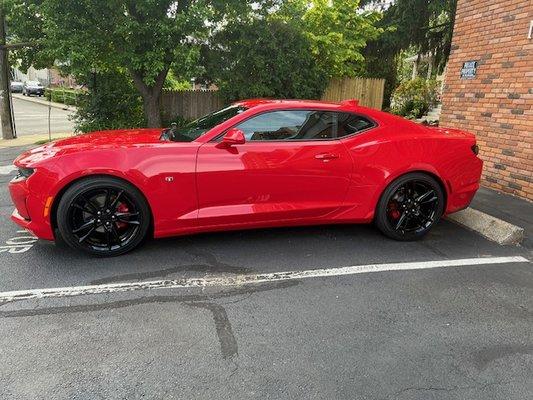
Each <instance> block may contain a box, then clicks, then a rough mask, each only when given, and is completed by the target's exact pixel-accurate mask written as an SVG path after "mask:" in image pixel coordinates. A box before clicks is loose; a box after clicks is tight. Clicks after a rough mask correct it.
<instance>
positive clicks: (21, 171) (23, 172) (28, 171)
mask: <svg viewBox="0 0 533 400" xmlns="http://www.w3.org/2000/svg"><path fill="white" fill-rule="evenodd" d="M34 171H35V170H34V169H33V168H26V167H19V168H18V172H17V176H16V178H17V179H27V178H29V177H30V176H31V175H32V174H33V172H34Z"/></svg>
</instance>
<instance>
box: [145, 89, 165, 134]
mask: <svg viewBox="0 0 533 400" xmlns="http://www.w3.org/2000/svg"><path fill="white" fill-rule="evenodd" d="M159 95H160V93H157V94H155V93H147V94H146V95H143V96H142V98H143V106H144V107H143V108H144V116H145V117H146V123H147V126H148V128H161V112H160V110H159Z"/></svg>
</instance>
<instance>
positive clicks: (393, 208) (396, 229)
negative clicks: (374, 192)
mask: <svg viewBox="0 0 533 400" xmlns="http://www.w3.org/2000/svg"><path fill="white" fill-rule="evenodd" d="M443 212H444V194H443V191H442V189H441V187H440V185H439V183H438V182H437V181H436V180H435V179H434V178H432V177H431V176H429V175H426V174H424V173H418V172H417V173H410V174H407V175H404V176H402V177H400V178H398V179H396V180H395V181H394V182H392V183H391V184H390V185H389V186H388V187H387V189H385V192H384V193H383V195H382V196H381V199H380V201H379V203H378V207H377V210H376V218H375V222H376V225H377V227H378V228H379V230H381V232H383V233H384V234H385V235H386V236H388V237H390V238H392V239H396V240H404V241H406V240H416V239H419V238H422V237H423V236H425V235H426V234H427V233H428V232H429V231H430V229H431V228H432V227H433V225H434V224H435V223H436V222H437V221H438V220H439V219H440V217H441V216H442V214H443Z"/></svg>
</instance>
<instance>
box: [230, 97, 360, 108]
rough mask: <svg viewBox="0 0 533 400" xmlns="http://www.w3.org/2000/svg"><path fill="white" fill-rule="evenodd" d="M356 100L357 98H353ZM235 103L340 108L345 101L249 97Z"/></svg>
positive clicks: (247, 105) (241, 104) (251, 106)
mask: <svg viewBox="0 0 533 400" xmlns="http://www.w3.org/2000/svg"><path fill="white" fill-rule="evenodd" d="M353 101H356V100H353ZM234 104H235V105H239V106H243V107H246V108H253V107H257V106H263V105H266V106H267V105H272V106H276V107H274V108H279V107H287V108H299V107H305V108H308V107H310V108H315V107H317V108H339V107H340V106H341V105H342V104H343V103H336V102H332V101H321V100H299V99H247V100H241V101H238V102H236V103H234Z"/></svg>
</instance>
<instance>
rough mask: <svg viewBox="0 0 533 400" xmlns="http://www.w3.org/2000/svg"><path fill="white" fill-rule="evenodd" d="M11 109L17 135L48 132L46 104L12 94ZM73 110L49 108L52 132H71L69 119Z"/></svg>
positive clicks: (72, 129)
mask: <svg viewBox="0 0 533 400" xmlns="http://www.w3.org/2000/svg"><path fill="white" fill-rule="evenodd" d="M13 111H14V113H15V125H16V129H17V135H18V136H19V137H20V136H24V135H34V134H43V133H48V106H46V105H44V104H39V103H35V102H31V101H28V100H22V99H19V98H16V97H15V96H13ZM72 114H73V111H70V110H62V109H60V108H51V111H50V127H51V131H52V133H71V132H73V131H74V123H72V122H71V121H70V120H69V116H71V115H72Z"/></svg>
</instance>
